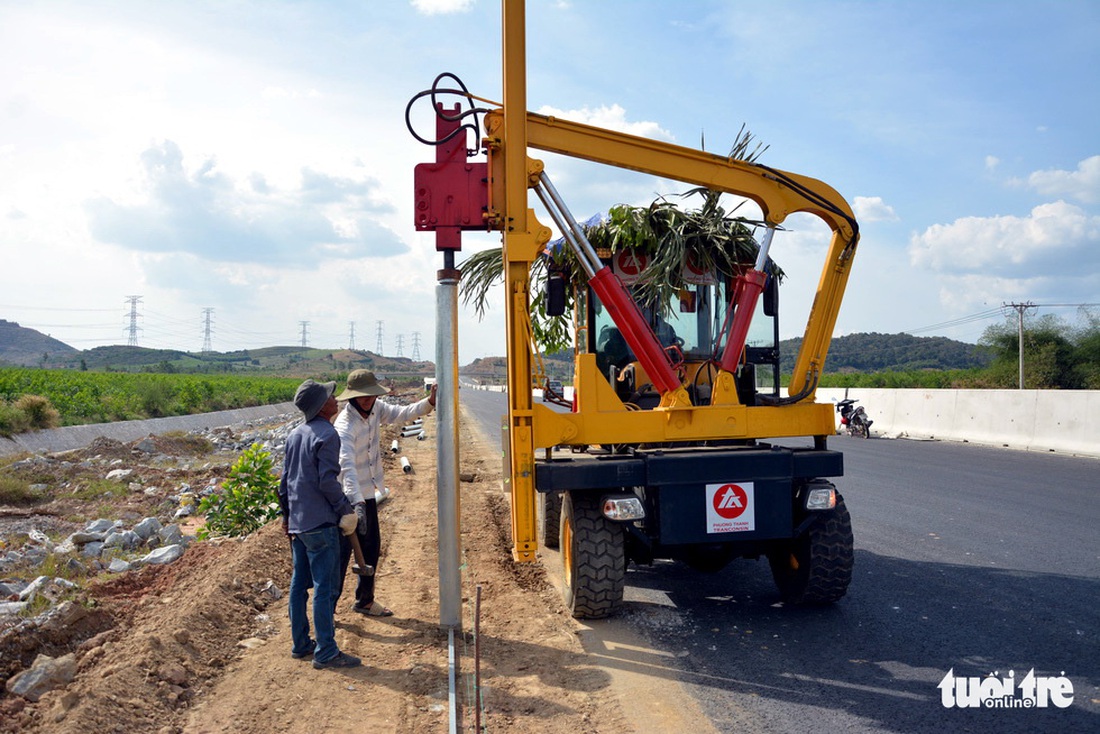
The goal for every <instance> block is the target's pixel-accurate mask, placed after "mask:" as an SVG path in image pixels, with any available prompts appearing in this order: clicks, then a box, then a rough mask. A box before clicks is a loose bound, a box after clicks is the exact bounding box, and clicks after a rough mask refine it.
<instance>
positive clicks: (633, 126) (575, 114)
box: [538, 104, 675, 141]
mask: <svg viewBox="0 0 1100 734" xmlns="http://www.w3.org/2000/svg"><path fill="white" fill-rule="evenodd" d="M538 113H539V114H540V115H546V116H548V117H560V118H562V119H565V120H572V121H573V122H580V123H582V124H585V125H594V126H596V127H602V128H607V129H608V130H616V131H618V132H621V133H627V134H630V135H637V136H639V137H643V138H653V139H657V140H667V141H672V140H675V138H674V137H673V135H672V133H670V132H669V131H668V130H665V129H664V128H663V127H661V126H660V124H658V123H656V122H650V121H648V120H642V121H639V122H630V121H628V120H627V119H626V110H624V109H623V108H622V107H620V106H619V105H617V104H613V105H611V106H610V107H608V106H606V105H601V106H600V107H597V108H595V109H590V108H588V107H582V108H580V109H577V110H562V109H558V108H556V107H547V106H543V107H540V108H539V109H538Z"/></svg>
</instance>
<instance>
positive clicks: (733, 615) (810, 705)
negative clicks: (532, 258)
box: [462, 390, 1100, 734]
mask: <svg viewBox="0 0 1100 734" xmlns="http://www.w3.org/2000/svg"><path fill="white" fill-rule="evenodd" d="M462 402H463V404H464V405H465V406H466V407H467V409H468V410H470V411H472V412H473V414H474V415H476V416H477V418H478V421H479V422H480V423H482V425H483V427H484V428H485V429H486V431H487V432H488V433H489V434H490V435H493V434H494V432H495V431H497V430H499V425H500V415H501V413H502V412H504V410H506V404H505V399H504V396H503V395H502V394H500V393H490V392H481V391H473V390H463V394H462ZM807 443H808V441H807ZM829 447H830V448H835V449H839V450H841V451H843V452H844V455H845V476H844V477H842V478H839V479H838V480H837V485H838V487H839V489H840V491H841V493H842V494H843V495H844V497H845V500H846V502H847V505H848V509H849V511H850V512H851V514H852V525H853V528H854V533H855V544H856V552H855V571H854V576H853V580H852V585H851V587H850V589H849V592H848V595H847V596H846V597H845V598H844V599H842V600H841V601H840V602H839V603H837V604H835V605H833V606H831V607H825V608H811V609H801V608H792V607H785V606H783V605H782V604H781V603H780V601H779V597H778V594H777V592H776V590H775V587H774V584H773V582H772V579H771V574H770V572H769V570H768V566H767V562H766V561H764V560H761V561H755V562H754V561H745V560H741V561H735V562H733V563H732V564H730V566H728V567H727V568H726V569H724V570H722V571H720V572H718V573H713V574H704V573H699V572H696V571H694V570H692V569H690V568H688V567H687V566H685V565H683V564H679V563H672V562H659V563H658V564H656V565H654V566H648V567H646V566H642V567H631V569H630V570H629V572H628V574H627V584H628V587H627V590H626V604H625V608H624V610H623V612H622V614H620V615H619V616H618V617H616V618H614V619H611V620H604V621H598V622H595V623H592V622H589V623H587V624H590V625H591V626H592V627H593V628H594V630H595V631H596V633H597V634H598V635H600V637H601V638H602V639H604V640H609V641H612V644H608V645H606V647H605V649H604V650H603V654H602V655H601V658H602V659H603V661H604V664H605V665H607V666H609V667H621V668H622V669H624V670H626V669H630V670H634V671H636V672H641V673H644V674H647V675H652V676H664V677H666V678H668V679H670V680H676V681H679V682H681V683H682V684H683V685H684V687H685V689H686V690H687V691H688V692H689V693H690V695H692V696H693V697H694V698H695V700H696V704H697V706H698V707H699V708H700V709H701V710H702V712H703V713H704V714H705V715H706V717H707V718H708V719H709V720H710V722H711V724H712V725H713V726H714V728H715V729H716V730H718V731H721V732H734V731H739V732H740V731H753V732H806V731H822V732H835V731H844V732H936V734H942V733H943V732H955V731H973V732H986V731H996V732H1089V731H1091V732H1098V731H1100V635H1098V629H1097V628H1098V623H1100V611H1098V609H1100V460H1097V459H1087V458H1075V457H1067V456H1062V455H1054V454H1040V453H1029V452H1021V451H1011V450H1006V449H993V448H983V447H978V446H973V445H968V444H960V443H945V442H934V441H910V440H887V439H874V438H873V439H870V440H864V439H859V438H851V437H841V436H837V437H836V438H834V439H831V440H830V444H829ZM628 632H629V634H630V635H632V636H641V637H642V638H644V639H645V640H646V641H647V643H648V644H647V646H646V648H645V649H644V650H639V649H637V648H636V647H634V646H626V645H624V646H616V645H615V644H613V641H614V640H615V639H616V638H617V637H619V636H620V635H623V636H625V635H626V634H627V633H628ZM1032 670H1034V676H1035V679H1036V681H1038V685H1039V686H1040V687H1042V686H1043V685H1046V686H1048V687H1058V686H1062V688H1060V689H1059V690H1061V691H1062V692H1063V693H1062V699H1061V700H1062V701H1063V702H1064V701H1065V695H1066V691H1065V688H1064V686H1065V685H1066V684H1065V683H1063V682H1061V681H1060V680H1057V679H1060V678H1063V677H1064V678H1065V679H1068V681H1069V683H1068V685H1071V686H1072V694H1073V700H1072V703H1071V704H1069V705H1068V706H1066V707H1064V708H1062V707H1058V706H1055V705H1054V704H1053V702H1049V703H1047V705H1046V706H1045V707H1039V706H1034V707H1030V708H1025V707H1023V705H1022V704H1023V703H1024V701H1023V699H1024V698H1025V697H1024V696H1023V695H1022V694H1021V693H1020V689H1019V687H1018V686H1019V684H1020V683H1021V682H1023V681H1024V678H1025V676H1027V674H1028V672H1029V671H1032ZM1009 671H1011V676H1012V677H1011V678H1010V679H1009V680H1010V682H1011V683H1014V684H1016V687H1014V688H1011V689H1008V690H1011V691H1012V695H1010V696H1009V697H1008V698H1007V699H1002V702H1003V705H1002V706H1000V707H989V706H982V705H980V702H979V706H977V707H971V706H965V707H960V706H958V705H956V706H952V707H947V706H945V705H944V702H943V691H942V690H941V684H942V685H943V687H946V686H947V684H953V688H952V690H958V689H959V686H961V685H969V681H960V682H956V680H955V679H966V678H976V679H986V678H987V677H989V676H990V674H993V678H995V679H997V680H1002V681H1003V680H1004V679H1005V678H1008V677H1009V676H1010V672H1009ZM949 673H950V676H949ZM945 679H946V681H945ZM993 682H994V681H992V680H987V681H986V682H985V683H984V684H983V685H985V686H987V689H986V690H987V692H988V693H990V694H992V695H990V696H985V698H996V697H997V696H996V691H995V690H994V688H993ZM975 684H977V681H975ZM956 700H963V701H964V702H965V700H966V699H956ZM1051 701H1053V699H1051Z"/></svg>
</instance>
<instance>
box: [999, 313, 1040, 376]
mask: <svg viewBox="0 0 1100 734" xmlns="http://www.w3.org/2000/svg"><path fill="white" fill-rule="evenodd" d="M1002 305H1003V306H1004V307H1005V308H1011V309H1013V310H1014V311H1016V328H1017V331H1018V334H1017V337H1018V341H1019V342H1020V389H1021V390H1023V389H1024V314H1025V313H1027V311H1028V309H1034V308H1036V306H1035V304H1034V303H1032V302H1031V301H1028V302H1027V303H1005V304H1002Z"/></svg>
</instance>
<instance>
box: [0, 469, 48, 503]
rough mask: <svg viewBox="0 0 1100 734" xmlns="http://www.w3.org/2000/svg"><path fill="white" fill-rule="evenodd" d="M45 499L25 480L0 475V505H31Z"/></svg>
mask: <svg viewBox="0 0 1100 734" xmlns="http://www.w3.org/2000/svg"><path fill="white" fill-rule="evenodd" d="M43 499H45V497H44V496H43V494H42V493H41V492H39V491H37V490H35V489H31V485H30V483H29V482H28V481H26V480H25V479H21V478H19V477H14V476H11V475H10V474H0V505H33V504H35V503H36V502H41V501H42V500H43Z"/></svg>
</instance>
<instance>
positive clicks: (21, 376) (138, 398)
mask: <svg viewBox="0 0 1100 734" xmlns="http://www.w3.org/2000/svg"><path fill="white" fill-rule="evenodd" d="M300 383H301V379H300V378H296V377H260V376H237V375H184V374H129V373H120V372H79V371H75V370H44V369H33V368H24V367H0V406H2V405H10V404H12V403H14V402H15V401H16V400H18V399H19V398H20V397H21V396H23V395H40V396H42V397H45V398H47V399H48V400H49V401H50V403H51V404H52V405H53V407H54V408H56V409H57V411H58V412H59V413H60V423H61V425H79V424H84V423H106V422H110V421H123V420H135V419H140V418H160V417H163V416H170V415H189V414H191V413H207V412H211V411H215V410H229V409H232V408H246V407H250V406H254V405H270V404H273V403H284V402H289V401H290V400H292V399H293V397H294V391H295V390H296V389H297V387H298V385H299V384H300Z"/></svg>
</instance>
